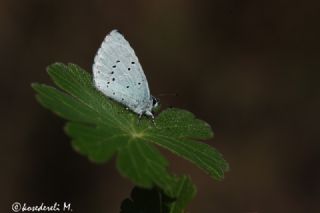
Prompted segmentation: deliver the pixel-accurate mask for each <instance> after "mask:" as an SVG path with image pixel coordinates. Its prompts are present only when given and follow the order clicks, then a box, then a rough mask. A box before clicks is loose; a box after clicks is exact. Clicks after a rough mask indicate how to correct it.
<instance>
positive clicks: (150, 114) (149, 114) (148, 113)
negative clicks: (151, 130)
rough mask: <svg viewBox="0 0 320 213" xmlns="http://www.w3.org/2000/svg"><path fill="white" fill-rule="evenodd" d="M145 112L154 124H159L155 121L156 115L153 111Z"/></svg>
mask: <svg viewBox="0 0 320 213" xmlns="http://www.w3.org/2000/svg"><path fill="white" fill-rule="evenodd" d="M145 114H146V115H148V116H150V117H151V119H152V123H153V124H154V126H155V127H156V126H157V125H156V122H155V121H154V115H153V114H152V112H150V111H146V112H145Z"/></svg>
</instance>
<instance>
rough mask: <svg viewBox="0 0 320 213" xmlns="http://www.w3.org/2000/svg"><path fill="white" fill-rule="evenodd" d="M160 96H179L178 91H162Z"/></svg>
mask: <svg viewBox="0 0 320 213" xmlns="http://www.w3.org/2000/svg"><path fill="white" fill-rule="evenodd" d="M158 96H159V97H161V96H176V97H177V96H178V93H160V94H158Z"/></svg>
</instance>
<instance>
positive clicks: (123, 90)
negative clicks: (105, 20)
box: [93, 30, 158, 119]
mask: <svg viewBox="0 0 320 213" xmlns="http://www.w3.org/2000/svg"><path fill="white" fill-rule="evenodd" d="M93 80H94V85H95V87H96V88H97V89H98V90H99V91H101V92H102V93H103V94H104V95H106V96H108V97H110V98H112V99H114V100H115V101H117V102H120V103H122V104H123V105H125V106H126V107H127V108H129V109H131V110H132V111H133V112H135V113H137V114H138V115H139V117H141V116H142V115H144V114H145V115H147V116H150V117H152V119H154V116H153V114H152V109H154V108H155V107H157V106H158V100H157V99H156V98H154V97H153V96H152V95H151V94H150V90H149V86H148V81H147V79H146V76H145V75H144V72H143V70H142V67H141V65H140V63H139V60H138V58H137V56H136V54H135V52H134V50H133V49H132V47H131V46H130V44H129V43H128V41H127V40H126V39H125V38H124V37H123V36H122V35H121V34H120V33H119V32H118V31H116V30H113V31H111V32H110V33H109V34H108V35H107V36H106V37H105V39H104V41H103V42H102V44H101V47H100V48H99V50H98V52H97V54H96V56H95V58H94V64H93Z"/></svg>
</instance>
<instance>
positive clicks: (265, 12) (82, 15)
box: [0, 0, 320, 213]
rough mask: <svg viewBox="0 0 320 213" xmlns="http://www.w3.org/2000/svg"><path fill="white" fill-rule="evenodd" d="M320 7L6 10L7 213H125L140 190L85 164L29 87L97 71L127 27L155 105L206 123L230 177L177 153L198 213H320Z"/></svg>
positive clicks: (83, 4) (15, 4) (110, 166)
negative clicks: (103, 51)
mask: <svg viewBox="0 0 320 213" xmlns="http://www.w3.org/2000/svg"><path fill="white" fill-rule="evenodd" d="M319 11H320V4H319V3H318V2H317V1H310V0H309V1H308V0H306V1H299V0H290V1H289V0H287V1H279V0H269V1H253V0H252V1H248V0H242V1H235V0H215V1H209V0H208V1H196V0H195V1H182V0H174V1H173V0H162V1H155V0H140V1H138V0H135V1H134V0H131V1H102V0H100V1H99V0H95V1H61V0H60V1H59V0H55V1H53V0H51V1H43V0H25V1H18V0H10V1H9V0H7V1H4V0H2V1H0V57H1V59H0V65H1V84H0V87H1V93H2V96H1V114H2V115H1V120H2V122H1V131H2V146H1V152H0V158H1V159H0V161H1V162H0V166H1V175H0V184H1V185H0V191H1V192H0V212H11V204H12V203H13V202H15V201H19V202H21V203H23V202H28V204H30V205H31V204H34V205H40V204H41V202H45V203H46V204H52V203H54V202H63V201H66V202H71V203H72V208H73V209H74V212H81V213H87V212H97V213H100V212H118V211H119V206H120V203H121V201H122V199H124V198H125V197H127V196H128V195H129V193H130V190H131V188H132V184H131V183H130V181H128V180H127V179H125V178H122V177H121V176H120V175H119V174H118V173H117V171H116V169H115V166H114V161H113V162H108V163H106V164H104V165H99V166H98V165H95V164H92V163H90V162H89V161H88V160H87V159H86V158H85V157H82V156H80V155H79V154H77V153H76V152H74V151H73V150H72V148H71V146H70V143H69V139H68V138H67V137H66V136H65V134H64V132H63V129H62V128H63V124H64V121H63V120H62V119H60V118H58V117H56V116H54V115H53V114H52V113H51V112H49V111H47V110H45V109H44V108H42V107H41V106H40V105H39V104H38V103H37V102H36V101H35V98H34V92H33V91H32V89H31V87H30V83H31V82H45V83H47V84H51V82H50V80H49V77H48V75H47V74H46V72H45V68H46V66H47V65H49V64H51V63H53V62H64V63H68V62H72V63H76V64H78V65H80V66H82V67H83V68H85V69H86V70H88V71H90V72H91V66H92V63H93V57H94V55H95V53H96V51H97V49H98V47H99V46H100V44H101V42H102V40H103V39H104V36H105V35H106V34H107V33H108V32H109V31H111V30H112V29H119V30H120V31H121V32H122V33H123V34H124V35H125V36H126V38H127V39H128V40H129V41H130V43H131V45H132V46H133V47H134V49H135V51H136V53H137V55H138V57H139V59H140V62H141V63H142V66H143V68H144V70H145V73H146V75H147V78H148V80H149V85H150V87H151V91H152V93H153V94H154V95H155V96H157V94H159V93H164V92H165V93H167V92H169V93H170V92H177V93H179V96H178V97H163V98H161V101H162V102H163V103H165V104H167V105H173V106H176V107H179V108H184V109H187V110H190V111H192V112H193V113H195V114H196V115H197V116H198V117H199V118H201V119H204V120H206V121H207V122H208V123H210V124H211V125H212V127H213V130H214V132H215V138H214V140H212V141H209V143H210V144H212V146H214V147H216V148H217V149H219V150H220V151H221V152H222V153H223V154H224V156H225V158H226V159H227V160H228V162H229V163H230V166H231V170H230V172H228V173H226V177H225V179H224V180H223V181H222V182H215V181H213V180H212V179H210V178H209V177H208V176H207V175H206V174H204V173H203V172H202V171H200V170H199V169H198V168H196V167H195V166H194V165H191V164H190V163H189V162H187V161H184V160H182V159H180V158H177V157H175V156H173V155H171V154H167V157H168V158H169V159H170V160H171V162H172V163H171V169H172V170H173V171H175V172H176V173H181V174H182V173H187V174H190V175H191V177H192V179H193V181H194V182H195V184H196V185H197V187H198V194H197V196H196V198H195V199H194V200H193V201H192V203H191V204H190V206H189V211H190V212H204V213H206V212H219V213H225V212H226V213H229V212H230V213H233V212H237V213H238V212H240V213H253V212H259V213H263V212H290V213H295V212H299V213H300V212H312V213H313V212H320V170H319V163H320V144H319V141H320V140H319V130H320V129H319V122H320V116H319V115H320V113H319V106H320V95H319V94H320V93H319V92H320V91H319V88H320V87H319V80H320V60H319V56H320V53H319V51H320V39H319V38H320V28H319V21H320V13H319Z"/></svg>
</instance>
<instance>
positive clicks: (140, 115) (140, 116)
mask: <svg viewBox="0 0 320 213" xmlns="http://www.w3.org/2000/svg"><path fill="white" fill-rule="evenodd" d="M142 115H143V113H140V114H139V118H138V122H137V124H138V125H139V124H140V120H141V118H142Z"/></svg>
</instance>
